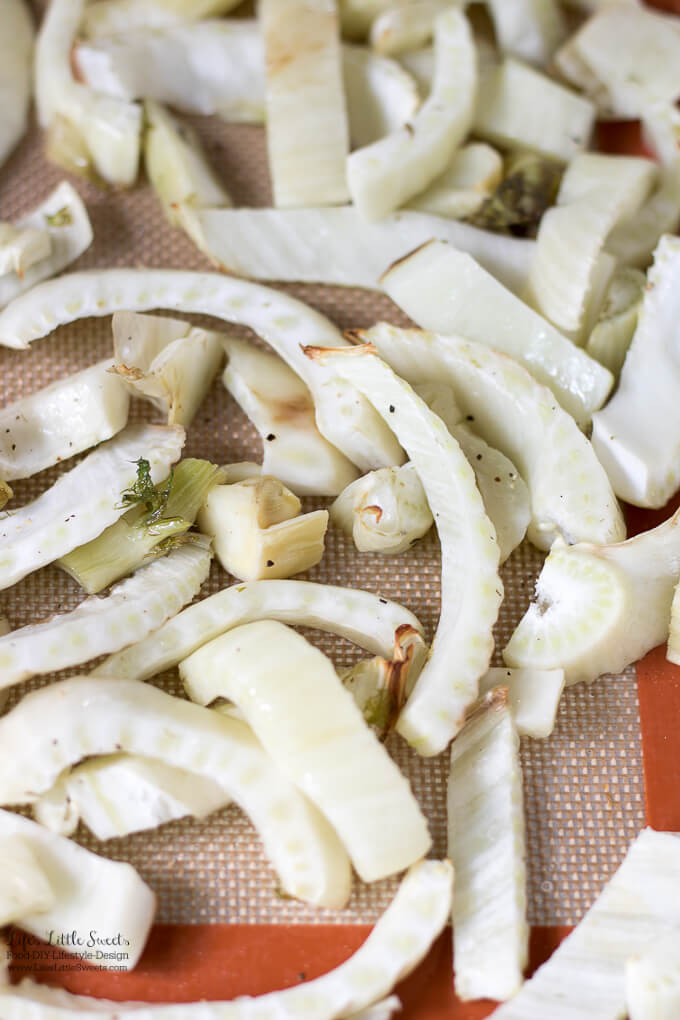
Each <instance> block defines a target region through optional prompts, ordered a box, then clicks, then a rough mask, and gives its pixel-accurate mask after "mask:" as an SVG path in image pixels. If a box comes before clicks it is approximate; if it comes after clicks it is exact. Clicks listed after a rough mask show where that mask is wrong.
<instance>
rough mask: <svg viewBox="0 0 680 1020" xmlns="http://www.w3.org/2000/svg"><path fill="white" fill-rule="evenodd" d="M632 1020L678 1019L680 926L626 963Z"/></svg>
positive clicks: (627, 998)
mask: <svg viewBox="0 0 680 1020" xmlns="http://www.w3.org/2000/svg"><path fill="white" fill-rule="evenodd" d="M626 1005H627V1006H628V1017H629V1020H674V1018H675V1017H677V1016H678V1014H679V1013H680V928H677V927H676V928H672V929H671V930H670V931H664V933H663V935H660V936H659V937H658V938H657V939H655V940H654V941H653V942H652V943H650V945H648V946H646V947H645V949H644V950H642V951H641V952H639V953H638V954H636V955H635V956H631V957H630V958H629V959H628V961H627V962H626Z"/></svg>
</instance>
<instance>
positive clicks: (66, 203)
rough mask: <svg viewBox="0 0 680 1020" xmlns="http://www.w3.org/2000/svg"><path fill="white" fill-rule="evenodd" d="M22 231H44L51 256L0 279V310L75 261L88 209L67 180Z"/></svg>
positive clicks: (86, 232) (21, 224) (85, 243)
mask: <svg viewBox="0 0 680 1020" xmlns="http://www.w3.org/2000/svg"><path fill="white" fill-rule="evenodd" d="M0 73H1V72H0ZM15 225H16V226H17V227H18V228H19V229H21V230H31V229H35V230H45V231H46V232H47V234H48V235H49V240H50V253H49V255H47V256H45V258H41V259H39V260H38V261H37V262H34V263H33V264H32V265H31V266H28V268H27V269H25V270H24V272H23V274H22V275H21V276H19V275H18V274H17V273H5V274H4V275H2V276H0V308H2V307H4V306H5V305H6V304H9V302H10V301H12V300H13V299H14V298H16V297H18V296H19V294H23V293H24V291H27V290H30V289H31V287H34V286H35V285H36V284H37V283H40V282H41V281H42V280H46V279H47V278H48V277H50V276H56V274H57V273H60V272H61V271H62V269H65V268H66V266H68V265H70V264H71V262H74V261H75V260H76V259H77V258H78V256H79V255H82V253H83V252H84V251H85V250H86V249H87V248H89V246H90V243H91V242H92V238H93V236H94V235H93V233H92V225H91V223H90V218H89V216H88V215H87V209H86V208H85V204H84V202H83V201H82V199H81V197H80V195H79V194H78V192H77V191H76V190H75V188H74V187H72V185H70V184H69V183H68V181H62V182H61V184H58V185H57V187H56V188H55V189H54V191H52V192H50V194H49V195H48V196H47V198H46V199H44V200H43V201H42V202H40V204H39V205H37V206H36V208H35V209H33V210H32V211H31V212H29V213H27V214H26V215H25V216H22V217H20V218H19V219H18V220H17V221H16V224H15Z"/></svg>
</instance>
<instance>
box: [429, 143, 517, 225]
mask: <svg viewBox="0 0 680 1020" xmlns="http://www.w3.org/2000/svg"><path fill="white" fill-rule="evenodd" d="M502 173H503V160H502V159H501V156H500V154H499V153H498V152H496V150H495V149H493V148H492V147H491V146H490V145H486V144H485V143H484V142H471V143H469V144H468V145H464V146H463V148H462V149H458V150H457V152H455V153H454V154H453V158H452V160H451V162H450V163H449V166H448V167H447V168H446V170H444V172H443V173H441V174H440V175H439V176H438V177H435V179H434V180H433V181H432V183H431V184H430V186H429V187H428V188H426V189H425V191H421V193H420V194H419V195H415V196H414V197H413V198H412V199H411V201H410V202H409V208H410V209H419V210H421V211H422V212H427V213H433V214H434V215H436V216H450V217H451V218H452V219H459V218H463V217H464V216H470V215H472V213H475V212H476V211H477V210H478V209H479V208H480V207H481V206H482V205H483V204H484V201H485V200H486V198H487V197H488V196H489V195H490V194H491V192H492V191H493V189H494V188H495V187H496V185H497V184H499V182H500V180H501V175H502Z"/></svg>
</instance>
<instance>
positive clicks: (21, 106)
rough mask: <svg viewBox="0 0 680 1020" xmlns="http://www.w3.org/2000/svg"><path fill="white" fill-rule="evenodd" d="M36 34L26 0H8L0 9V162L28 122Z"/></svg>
mask: <svg viewBox="0 0 680 1020" xmlns="http://www.w3.org/2000/svg"><path fill="white" fill-rule="evenodd" d="M34 34H35V30H34V28H33V22H32V20H31V15H30V13H29V9H28V6H27V4H26V3H25V2H24V0H5V2H4V4H3V6H2V11H0V109H1V110H2V119H1V120H0V166H1V165H2V164H3V163H4V162H5V160H6V159H7V157H8V156H9V155H10V153H11V152H12V150H13V149H14V147H15V146H16V145H17V143H18V141H19V139H20V138H21V137H22V135H23V133H24V131H25V130H26V126H27V124H28V108H29V104H30V102H31V58H32V56H33V37H34Z"/></svg>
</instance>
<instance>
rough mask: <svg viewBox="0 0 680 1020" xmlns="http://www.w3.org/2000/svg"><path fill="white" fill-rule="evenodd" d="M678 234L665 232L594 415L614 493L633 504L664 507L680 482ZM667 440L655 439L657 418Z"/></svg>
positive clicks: (600, 450) (602, 458) (595, 440)
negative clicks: (614, 378)
mask: <svg viewBox="0 0 680 1020" xmlns="http://www.w3.org/2000/svg"><path fill="white" fill-rule="evenodd" d="M679 281H680V240H678V238H675V237H668V236H665V237H662V238H661V241H660V242H659V244H658V246H657V249H656V251H655V253H654V265H653V266H652V268H651V269H650V270H649V273H648V275H647V286H646V288H645V290H644V293H643V298H642V304H641V306H640V310H639V314H638V321H637V328H636V330H635V333H634V335H633V340H632V342H631V345H630V347H629V349H628V353H627V355H626V360H625V362H624V365H623V368H622V370H621V377H620V379H619V386H618V389H617V391H616V393H615V395H614V396H613V398H612V399H611V400H610V402H609V404H607V406H606V408H604V409H603V410H602V411H598V413H597V414H595V415H594V416H593V446H594V448H595V452H596V453H597V455H598V457H599V459H600V461H601V462H602V464H603V465H604V467H605V470H606V471H607V474H608V475H609V478H610V480H611V483H612V486H613V488H614V491H615V492H616V493H617V495H618V496H620V497H621V498H622V499H625V500H627V501H628V502H629V503H633V504H635V505H636V506H647V507H662V506H663V505H664V503H666V501H667V500H668V499H669V497H670V496H671V495H672V494H673V493H674V492H675V490H676V489H677V487H678V485H679V484H680V472H679V470H678V449H679V448H680V414H679V412H678V404H677V401H676V399H675V395H676V390H677V385H678V380H679V379H680V369H679V368H678V364H677V355H676V350H675V344H676V341H675V337H676V330H677V319H678V315H679V314H680V288H679V286H678V282H679ZM659 422H662V423H663V431H664V441H663V442H659V435H658V423H659Z"/></svg>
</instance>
